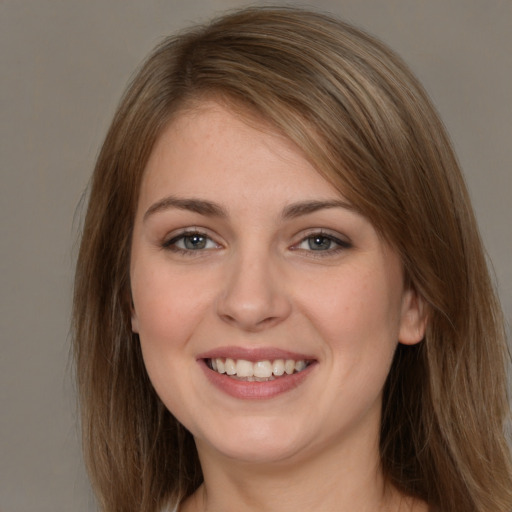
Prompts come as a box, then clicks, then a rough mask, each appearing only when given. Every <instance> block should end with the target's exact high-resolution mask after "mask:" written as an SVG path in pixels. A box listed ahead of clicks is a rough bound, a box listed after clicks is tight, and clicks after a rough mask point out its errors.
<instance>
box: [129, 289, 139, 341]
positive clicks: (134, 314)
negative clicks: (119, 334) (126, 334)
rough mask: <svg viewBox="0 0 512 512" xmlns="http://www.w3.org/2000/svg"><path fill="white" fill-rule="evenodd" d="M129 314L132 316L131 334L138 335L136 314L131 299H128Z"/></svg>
mask: <svg viewBox="0 0 512 512" xmlns="http://www.w3.org/2000/svg"><path fill="white" fill-rule="evenodd" d="M130 312H131V316H132V332H133V333H135V334H139V319H138V317H137V313H136V312H135V305H134V304H133V298H132V297H130Z"/></svg>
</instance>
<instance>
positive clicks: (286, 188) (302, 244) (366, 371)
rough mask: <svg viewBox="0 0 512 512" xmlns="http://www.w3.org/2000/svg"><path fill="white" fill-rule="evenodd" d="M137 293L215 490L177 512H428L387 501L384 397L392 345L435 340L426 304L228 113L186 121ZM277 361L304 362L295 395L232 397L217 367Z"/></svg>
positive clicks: (169, 164) (259, 391)
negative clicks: (235, 360) (227, 360)
mask: <svg viewBox="0 0 512 512" xmlns="http://www.w3.org/2000/svg"><path fill="white" fill-rule="evenodd" d="M253 121H254V120H253ZM130 277H131V286H132V297H133V311H132V328H133V330H134V332H136V333H138V334H139V337H140V342H141V347H142V352H143V356H144V362H145V365H146V368H147V371H148V373H149V376H150V378H151V381H152V383H153V385H154V387H155V389H156V391H157V393H158V394H159V396H160V397H161V399H162V401H163V402H164V403H165V405H166V406H167V407H168V408H169V410H170V411H171V412H172V413H173V414H174V415H175V416H176V417H177V418H178V419H179V420H180V421H181V422H182V423H183V425H185V426H186V428H187V429H189V431H190V432H191V433H192V434H193V436H194V438H195V440H196V445H197V449H198V453H199V457H200V460H201V466H202V469H203V473H204V484H203V485H202V486H201V487H200V489H199V490H198V491H197V492H196V493H195V494H194V495H193V496H192V497H191V498H190V499H188V500H187V501H186V502H185V503H184V504H183V505H182V507H181V509H180V511H183V512H191V511H200V510H201V511H202V510H208V511H211V512H216V511H219V512H220V511H222V512H227V511H235V510H236V511H244V512H249V511H256V510H258V511H262V510H264V511H268V512H273V511H278V510H279V512H286V511H288V510H289V511H292V510H293V511H297V510H322V511H325V512H330V511H332V512H335V511H336V512H343V511H349V510H350V511H351V512H353V511H354V510H358V511H361V512H365V511H377V510H393V511H397V510H426V509H425V508H424V504H421V503H417V502H414V501H411V500H408V499H405V498H404V497H402V496H400V495H399V493H398V492H396V491H394V490H393V489H390V488H388V487H387V486H385V485H384V479H383V476H382V474H381V471H380V468H379V453H378V440H379V427H380V409H381V401H382V388H383V385H384V383H385V380H386V376H387V374H388V372H389V367H390V364H391V360H392V357H393V353H394V351H395V348H396V346H397V343H398V342H401V343H404V344H414V343H418V342H419V341H420V340H421V339H422V337H423V334H424V328H425V315H424V313H423V309H424V308H423V305H422V302H421V300H420V299H419V298H418V297H417V296H416V294H415V293H414V291H413V290H410V289H407V288H405V286H404V280H403V270H402V266H401V262H400V259H399V257H398V256H397V255H396V254H395V252H394V251H393V250H392V249H391V248H390V247H389V246H388V245H387V244H386V243H385V242H384V241H383V240H382V239H381V237H379V235H378V234H377V232H376V231H375V229H374V228H373V226H372V225H371V224H370V222H369V221H368V220H367V219H366V218H365V217H363V216H362V215H361V214H359V213H357V211H356V210H355V209H354V208H353V207H352V206H351V205H350V204H349V203H348V202H347V201H346V200H345V199H344V198H342V197H340V194H339V192H338V191H337V190H336V189H335V188H334V187H333V186H332V185H331V184H330V183H328V182H327V181H326V180H325V179H324V178H323V177H322V176H321V175H320V174H319V173H318V172H317V171H316V170H315V169H314V167H313V166H312V165H311V164H310V163H309V162H308V161H307V160H306V159H305V158H304V156H303V155H302V153H301V152H300V150H299V149H298V148H297V147H295V146H294V145H293V144H292V143H291V142H290V141H288V140H287V139H285V138H284V137H282V136H280V135H278V134H276V133H275V131H274V130H272V129H271V128H270V127H268V126H266V125H265V124H264V123H258V122H255V121H254V122H251V123H248V122H247V120H246V118H244V117H241V116H240V115H238V114H236V113H235V112H234V111H233V110H231V109H229V108H227V107H226V106H222V105H220V104H218V103H215V102H204V103H202V104H200V105H199V106H197V108H194V109H193V110H188V111H185V112H184V113H182V114H180V115H178V116H177V118H175V119H174V120H173V121H172V122H171V124H170V125H169V126H168V127H167V129H166V130H165V131H164V132H163V134H162V135H161V137H160V138H159V140H158V141H157V144H156V146H155V148H154V150H153V152H152V155H151V157H150V159H149V162H148V164H147V168H146V170H145V175H144V178H143V182H142V186H141V191H140V197H139V202H138V208H137V213H136V218H135V226H134V232H133V242H132V254H131V268H130ZM280 351H286V354H291V356H293V357H294V358H295V359H302V358H303V359H307V361H308V367H307V368H306V370H304V373H303V374H300V373H299V374H296V375H294V376H290V377H292V378H296V381H292V380H288V381H286V380H285V379H290V377H287V376H283V377H278V379H276V380H275V381H273V382H271V383H268V382H265V383H247V382H243V383H242V384H240V381H237V383H236V384H235V387H234V388H233V386H232V383H233V380H232V378H230V377H227V376H226V375H220V374H219V373H218V372H215V371H214V370H212V369H211V368H209V360H208V357H206V356H208V355H211V354H215V355H214V356H212V357H221V358H222V357H223V356H224V355H226V356H229V355H230V354H233V353H235V354H245V355H247V354H248V355H247V358H249V359H250V358H251V354H254V357H253V358H252V359H253V360H259V359H260V356H261V354H263V355H265V356H266V355H268V354H274V352H275V353H276V354H280V353H281V352H280ZM205 355H206V356H205ZM291 356H290V357H291ZM244 357H245V356H244ZM272 357H273V356H269V358H272ZM213 374H215V375H213ZM297 375H299V378H297ZM279 379H283V380H279ZM277 382H279V383H286V382H293V385H289V386H288V385H286V384H283V385H282V386H281V385H277V384H276V383H277ZM233 389H234V391H233Z"/></svg>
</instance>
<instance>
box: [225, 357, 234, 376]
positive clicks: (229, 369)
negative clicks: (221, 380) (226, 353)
mask: <svg viewBox="0 0 512 512" xmlns="http://www.w3.org/2000/svg"><path fill="white" fill-rule="evenodd" d="M224 368H225V369H226V373H227V374H228V375H236V364H235V361H233V359H229V357H228V358H227V359H226V361H225V362H224Z"/></svg>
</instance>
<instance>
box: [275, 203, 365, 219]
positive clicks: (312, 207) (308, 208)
mask: <svg viewBox="0 0 512 512" xmlns="http://www.w3.org/2000/svg"><path fill="white" fill-rule="evenodd" d="M329 208H344V209H345V210H350V211H355V212H357V208H356V207H355V206H354V205H353V204H351V203H348V202H347V201H342V200H341V199H340V200H333V201H301V202H299V203H293V204H290V205H289V206H287V207H286V208H285V209H284V210H283V213H282V217H283V219H294V218H296V217H300V216H302V215H308V214H309V213H314V212H316V211H318V210H325V209H329Z"/></svg>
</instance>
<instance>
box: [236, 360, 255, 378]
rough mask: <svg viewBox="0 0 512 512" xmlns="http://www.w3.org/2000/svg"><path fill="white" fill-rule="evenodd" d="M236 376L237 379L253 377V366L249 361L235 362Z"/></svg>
mask: <svg viewBox="0 0 512 512" xmlns="http://www.w3.org/2000/svg"><path fill="white" fill-rule="evenodd" d="M236 374H237V375H238V376H239V377H252V376H253V375H254V368H253V364H252V363H251V362H250V361H245V360H244V359H239V360H238V361H237V362H236ZM258 377H259V375H258Z"/></svg>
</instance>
